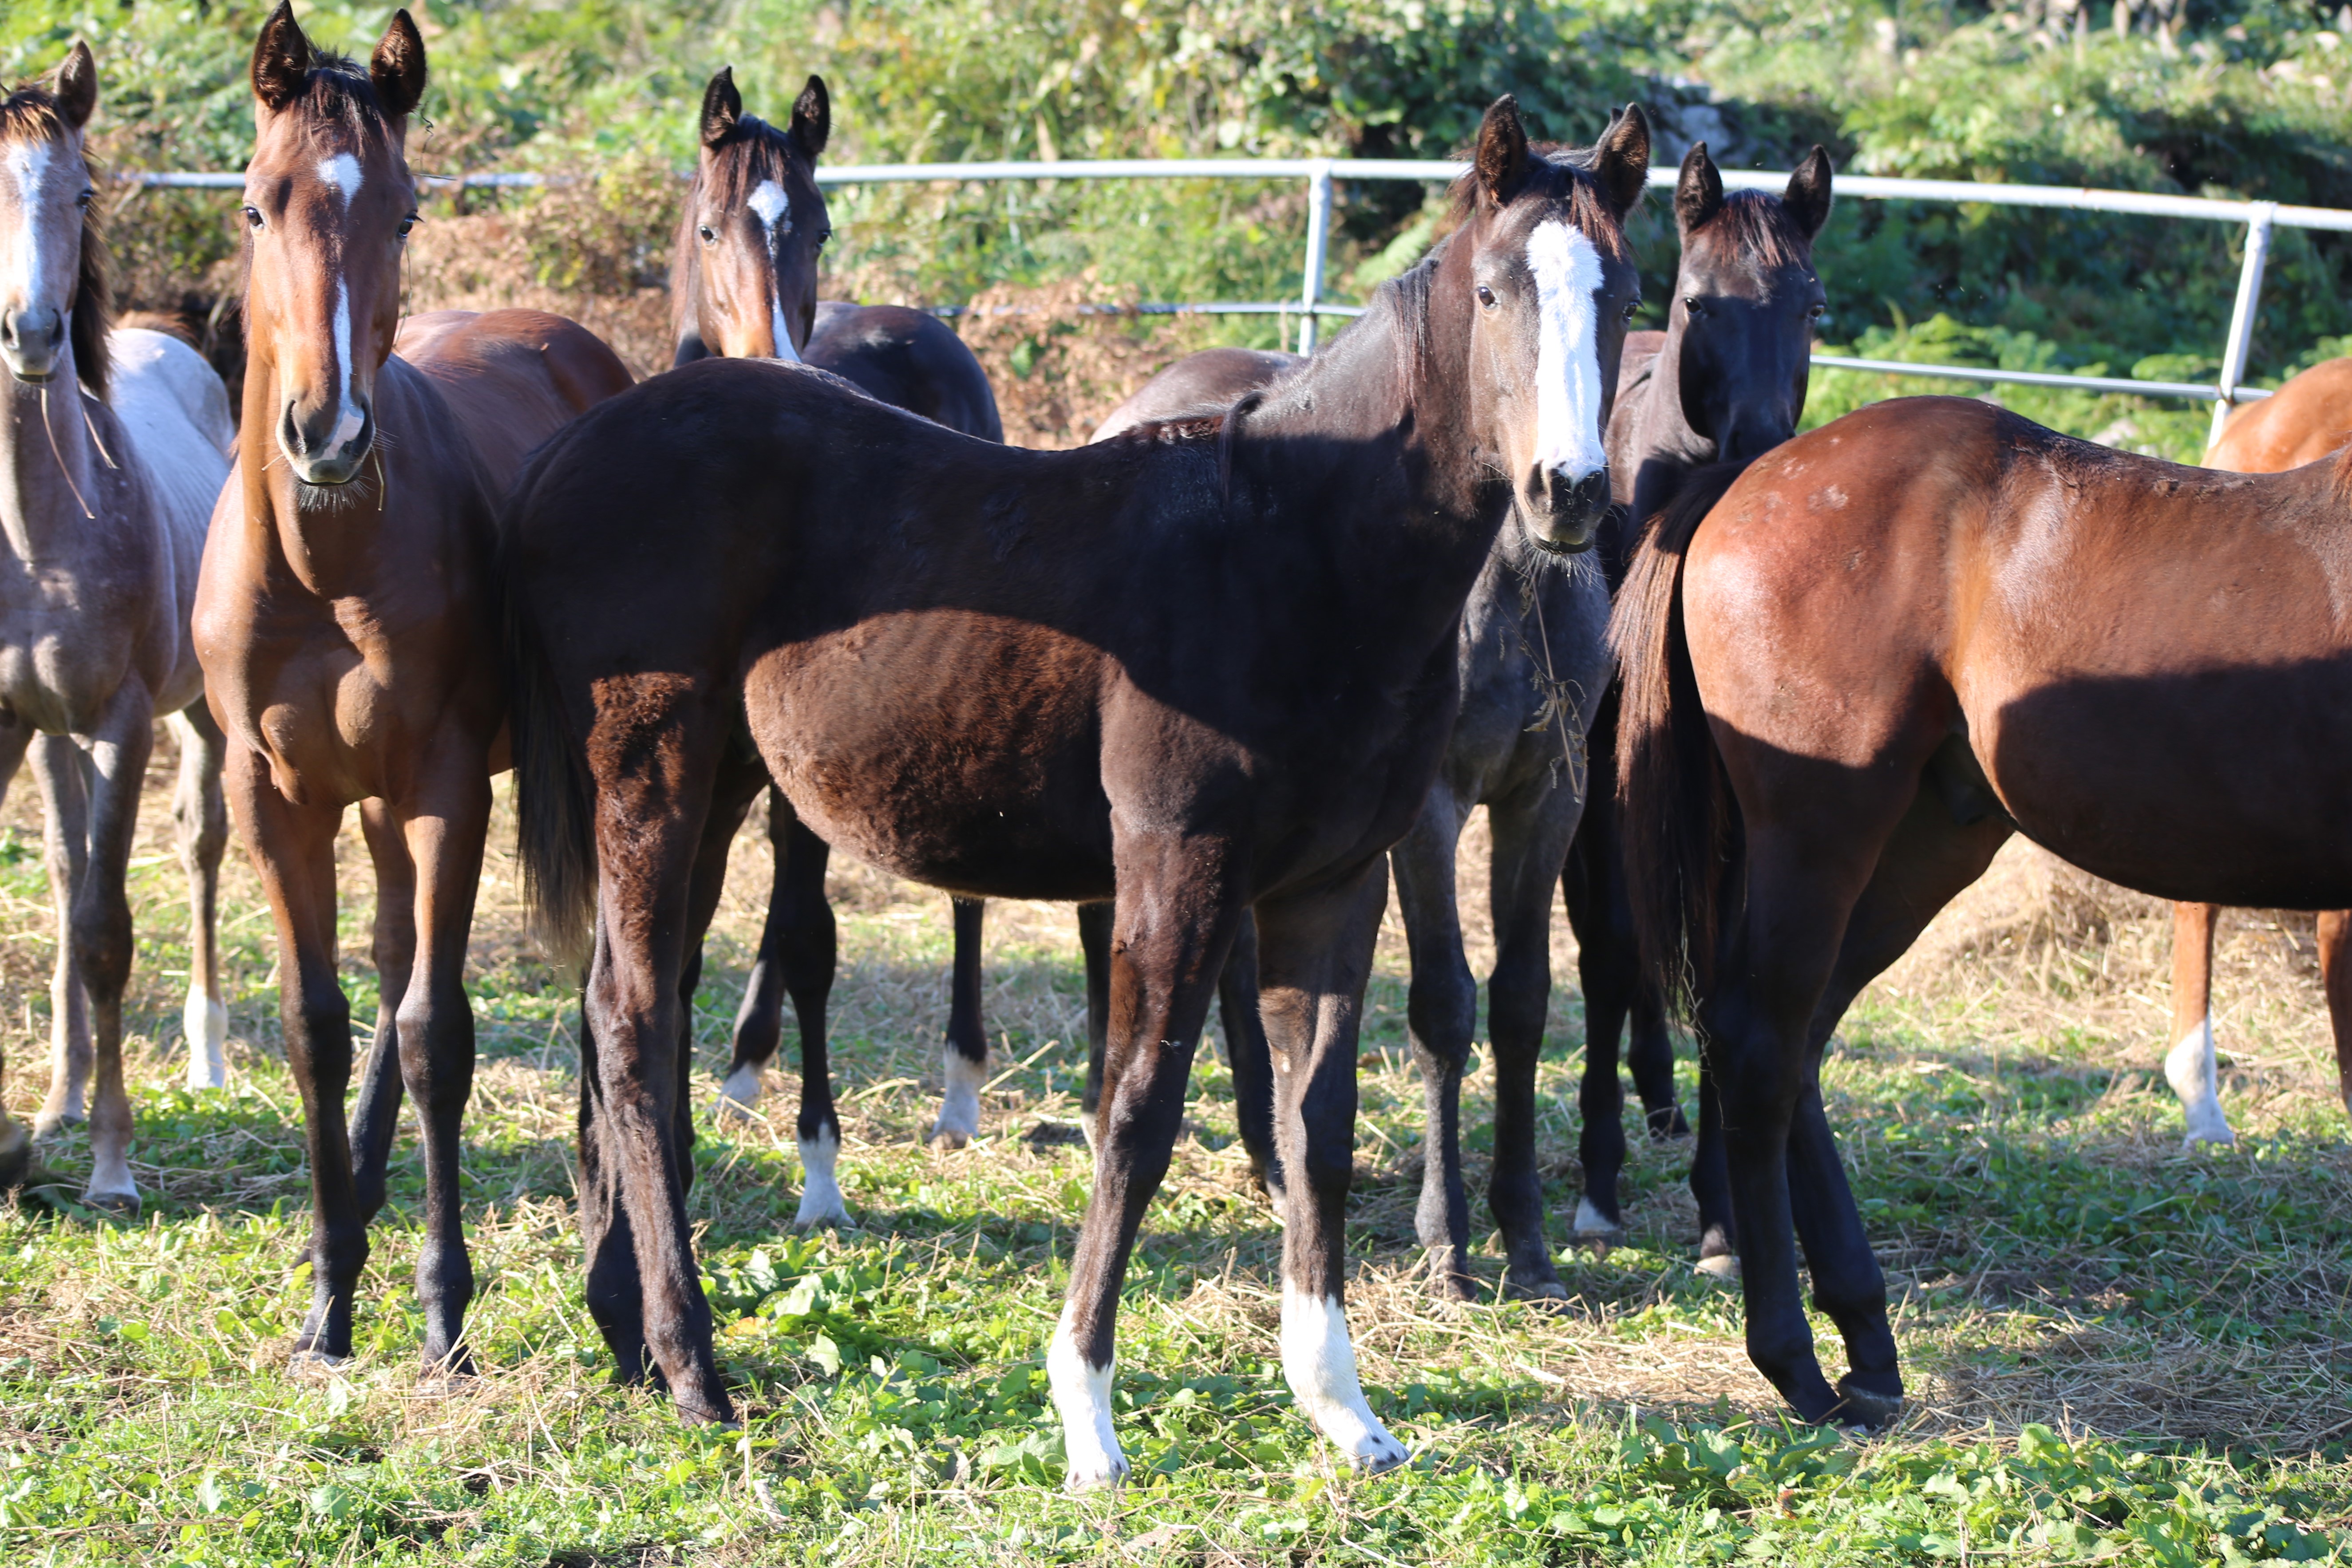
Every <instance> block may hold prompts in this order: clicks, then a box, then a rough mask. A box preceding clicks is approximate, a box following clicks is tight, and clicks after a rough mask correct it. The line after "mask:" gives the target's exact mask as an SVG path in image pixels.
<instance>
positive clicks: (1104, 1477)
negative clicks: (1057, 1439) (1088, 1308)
mask: <svg viewBox="0 0 2352 1568" xmlns="http://www.w3.org/2000/svg"><path fill="white" fill-rule="evenodd" d="M1070 1312H1071V1308H1070V1306H1069V1304H1068V1303H1067V1302H1065V1303H1064V1304H1063V1306H1062V1320H1061V1321H1060V1322H1059V1323H1057V1324H1055V1327H1054V1342H1053V1344H1052V1345H1051V1346H1050V1347H1049V1348H1048V1349H1047V1350H1046V1352H1045V1383H1046V1386H1047V1387H1049V1388H1050V1389H1052V1390H1053V1394H1054V1409H1055V1412H1056V1413H1057V1414H1058V1415H1060V1416H1061V1417H1062V1452H1063V1454H1064V1455H1065V1456H1066V1458H1067V1462H1068V1475H1067V1478H1066V1481H1067V1485H1068V1486H1069V1489H1071V1490H1072V1491H1080V1490H1084V1489H1087V1488H1091V1487H1107V1486H1114V1485H1116V1484H1118V1482H1119V1481H1120V1480H1122V1479H1125V1477H1126V1475H1127V1456H1126V1455H1125V1454H1123V1453H1121V1452H1120V1451H1119V1447H1118V1433H1116V1432H1115V1431H1113V1430H1112V1429H1111V1419H1110V1414H1111V1412H1110V1388H1111V1372H1112V1368H1113V1367H1116V1366H1117V1365H1118V1358H1117V1357H1116V1356H1114V1357H1113V1358H1112V1360H1111V1364H1110V1365H1109V1366H1099V1367H1098V1366H1096V1365H1094V1364H1093V1363H1090V1362H1088V1361H1087V1358H1086V1352H1083V1351H1081V1350H1079V1349H1078V1341H1077V1336H1076V1334H1075V1333H1074V1332H1072V1331H1071V1328H1070Z"/></svg>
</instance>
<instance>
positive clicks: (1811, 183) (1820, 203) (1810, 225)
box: [1780, 146, 1830, 239]
mask: <svg viewBox="0 0 2352 1568" xmlns="http://www.w3.org/2000/svg"><path fill="white" fill-rule="evenodd" d="M1780 200H1781V202H1782V203H1783V205H1786V206H1787V207H1788V209H1789V216H1790V217H1793V218H1795V219H1796V220H1797V226H1799V227H1800V228H1802V229H1803V230H1804V231H1805V237H1806V238H1807V239H1811V238H1812V237H1813V236H1815V235H1817V234H1819V233H1821V232H1822V225H1823V224H1825V223H1827V222H1829V221H1830V155H1829V154H1828V153H1824V152H1822V150H1821V148H1820V147H1818V146H1816V147H1815V148H1814V149H1813V150H1812V152H1811V154H1809V155H1808V156H1807V157H1806V159H1805V161H1804V162H1803V163H1800V164H1798V165H1797V172H1796V173H1795V174H1791V175H1790V176H1789V188H1788V189H1787V190H1786V191H1784V192H1783V193H1781V195H1780Z"/></svg>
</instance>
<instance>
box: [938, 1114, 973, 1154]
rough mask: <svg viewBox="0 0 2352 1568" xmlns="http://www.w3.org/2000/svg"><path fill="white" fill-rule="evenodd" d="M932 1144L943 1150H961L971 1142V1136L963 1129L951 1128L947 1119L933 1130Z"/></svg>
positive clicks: (942, 1120)
mask: <svg viewBox="0 0 2352 1568" xmlns="http://www.w3.org/2000/svg"><path fill="white" fill-rule="evenodd" d="M931 1142H933V1143H936V1144H938V1145H939V1146H940V1148H942V1149H961V1148H962V1147H963V1146H964V1145H965V1144H967V1143H970V1142H971V1133H970V1132H969V1131H965V1130H964V1129H963V1128H961V1127H950V1126H949V1125H948V1124H947V1121H946V1119H945V1118H941V1119H940V1123H939V1125H937V1126H936V1127H933V1128H932V1129H931Z"/></svg>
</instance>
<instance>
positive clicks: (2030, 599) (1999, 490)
mask: <svg viewBox="0 0 2352 1568" xmlns="http://www.w3.org/2000/svg"><path fill="white" fill-rule="evenodd" d="M1705 495H1706V492H1705V491H1704V490H1702V491H1700V492H1698V498H1697V500H1691V501H1689V502H1688V504H1686V498H1677V500H1675V503H1674V504H1673V505H1671V506H1670V507H1669V509H1668V510H1667V511H1666V513H1665V515H1664V518H1663V519H1662V521H1661V522H1660V525H1659V527H1658V529H1657V531H1656V533H1655V534H1654V538H1653V540H1652V542H1650V543H1649V544H1647V545H1645V546H1644V547H1643V552H1642V553H1641V555H1640V556H1639V557H1638V558H1637V559H1636V561H1635V563H1634V567H1633V574H1632V575H1631V576H1630V577H1629V579H1628V581H1627V584H1626V588H1625V592H1624V595H1622V598H1621V600H1620V604H1619V609H1618V616H1619V619H1618V623H1617V626H1616V628H1615V636H1616V637H1617V641H1618V647H1619V652H1620V656H1621V658H1622V661H1623V680H1624V691H1625V698H1624V718H1623V729H1622V735H1621V737H1620V740H1621V747H1620V766H1621V770H1622V773H1621V777H1622V797H1623V801H1624V805H1625V822H1626V842H1627V846H1628V864H1629V867H1630V869H1631V872H1632V879H1633V889H1634V897H1635V910H1636V914H1637V917H1638V918H1639V919H1640V921H1641V923H1642V927H1643V934H1644V939H1645V940H1644V946H1645V950H1646V951H1648V952H1652V953H1654V954H1658V955H1661V956H1662V958H1663V959H1664V966H1665V967H1666V968H1668V969H1669V970H1671V971H1676V972H1678V971H1679V969H1680V968H1681V965H1682V963H1683V962H1684V960H1685V957H1686V959H1687V962H1688V967H1689V970H1690V973H1691V978H1692V983H1693V984H1694V986H1695V990H1696V996H1697V998H1698V1021H1699V1026H1700V1032H1701V1037H1702V1040H1703V1043H1704V1049H1705V1051H1706V1056H1707V1058H1708V1068H1709V1071H1710V1072H1711V1073H1712V1074H1713V1075H1714V1079H1715V1081H1716V1083H1717V1087H1718V1090H1719V1092H1720V1094H1721V1096H1722V1103H1723V1117H1724V1142H1725V1146H1726V1152H1727V1160H1728V1164H1729V1170H1730V1180H1731V1194H1732V1205H1733V1209H1734V1211H1735V1213H1736V1214H1737V1215H1738V1226H1739V1258H1740V1263H1741V1266H1742V1274H1743V1281H1744V1285H1745V1288H1746V1293H1747V1305H1748V1354H1749V1356H1750V1358H1751V1359H1752V1360H1753V1361H1754V1362H1755V1363H1756V1365H1757V1366H1758V1367H1759V1369H1760V1370H1761V1371H1762V1372H1763V1373H1765V1375H1766V1376H1767V1377H1769V1378H1770V1379H1771V1381H1772V1383H1773V1384H1774V1386H1775V1387H1777V1388H1778V1389H1779V1390H1780V1393H1781V1394H1782V1395H1783V1396H1784V1397H1786V1398H1787V1399H1788V1400H1789V1402H1790V1404H1791V1405H1794V1406H1795V1407H1796V1409H1797V1411H1798V1413H1799V1414H1800V1415H1803V1416H1804V1417H1806V1418H1807V1419H1810V1420H1817V1421H1818V1420H1829V1419H1836V1420H1842V1421H1843V1420H1852V1421H1860V1422H1864V1423H1866V1424H1874V1423H1877V1422H1880V1421H1884V1420H1885V1419H1887V1418H1888V1417H1889V1416H1890V1415H1892V1414H1893V1413H1894V1411H1895V1407H1896V1405H1898V1403H1899V1401H1900V1398H1901V1394H1902V1388H1903V1384H1902V1379H1901V1376H1900V1373H1899V1371H1898V1368H1897V1364H1896V1354H1895V1339H1894V1335H1893V1333H1892V1331H1890V1329H1889V1327H1888V1324H1887V1317H1886V1295H1885V1283H1884V1281H1883V1279H1882V1278H1881V1276H1880V1273H1879V1268H1878V1264H1877V1262H1876V1260H1875V1259H1874V1258H1873V1257H1872V1255H1871V1249H1870V1242H1869V1238H1868V1237H1867V1236H1866V1235H1864V1231H1863V1227H1862V1222H1861V1218H1860V1215H1858V1213H1857V1212H1856V1209H1855V1206H1854V1202H1853V1194H1852V1193H1851V1192H1850V1191H1849V1190H1848V1188H1847V1186H1846V1182H1845V1173H1844V1171H1843V1167H1842V1165H1841V1164H1840V1162H1839V1159H1838V1153H1837V1147H1836V1144H1835V1142H1834V1141H1833V1140H1832V1135H1831V1131H1830V1126H1829V1121H1828V1120H1827V1117H1826V1115H1825V1114H1824V1112H1823V1110H1822V1096H1821V1087H1820V1081H1819V1077H1818V1072H1819V1063H1820V1056H1821V1051H1822V1047H1823V1045H1824V1044H1825V1043H1826V1042H1827V1040H1828V1039H1829V1037H1830V1034H1831V1031H1832V1029H1834V1028H1835V1027H1836V1026H1837V1022H1838V1019H1839V1018H1840V1016H1843V1013H1844V1011H1845V1009H1846V1006H1847V1005H1848V1004H1849V1003H1850V1002H1851V1001H1852V1000H1853V996H1854V994H1856V993H1857V992H1858V991H1860V990H1861V988H1862V987H1863V986H1864V984H1867V983H1868V982H1869V981H1870V979H1871V978H1872V977H1873V976H1874V975H1875V974H1877V973H1879V972H1880V971H1882V970H1883V969H1885V967H1886V965H1887V964H1888V963H1892V962H1893V961H1894V960H1895V958H1896V957H1897V956H1898V955H1900V954H1901V953H1902V952H1903V951H1904V950H1905V949H1906V947H1908V946H1909V945H1910V943H1911V942H1912V941H1913V940H1914V939H1915V938H1916V936H1917V934H1918V932H1919V931H1920V930H1921V929H1922V928H1923V927H1924V926H1925V925H1926V924H1927V921H1928V920H1929V919H1930V918H1931V917H1932V916H1933V915H1934V914H1935V913H1936V911H1937V910H1938V909H1940V908H1942V907H1943V905H1944V904H1945V903H1946V902H1947V901H1948V900H1950V899H1951V898H1952V897H1953V895H1954V894H1956V893H1958V891H1959V890H1960V889H1962V888H1964V887H1966V886H1967V885H1968V884H1969V882H1971V881H1973V880H1974V879H1976V878H1977V876H1978V875H1979V873H1981V872H1982V870H1983V869H1984V868H1985V865H1986V864H1987V862H1989V861H1990V859H1991V858H1992V854H1993V851H1994V850H1995V849H1996V848H1997V847H1999V846H2000V843H2001V841H2002V840H2003V839H2004V838H2006V837H2008V836H2009V835H2010V834H2011V832H2012V831H2021V832H2023V833H2025V834H2027V835H2028V836H2029V837H2032V839H2033V840H2034V841H2035V842H2037V843H2039V844H2042V845H2043V846H2045V847H2048V848H2050V849H2051V850H2052V851H2053V852H2054V853H2056V854H2058V855H2060V856H2062V857H2063V858H2065V859H2067V860H2069V861H2071V862H2073V863H2074V864H2075V865H2077V866H2080V867H2082V868H2084V869H2085V870H2088V871H2090V872H2092V873H2094V874H2095V875H2097V876H2101V877H2105V878H2107V879H2110V880H2113V881H2116V882H2120V883H2122V884H2124V885H2125V886H2126V887H2131V888H2137V889H2142V890H2144V891H2147V892H2148V893H2151V894H2154V895H2157V896H2158V897H2163V898H2170V899H2178V900H2199V901H2207V902H2214V903H2228V904H2244V905H2254V906H2261V907H2284V908H2291V909H2293V908H2300V909H2333V908H2340V907H2343V906H2345V905H2347V904H2352V845H2347V840H2346V838H2345V836H2344V834H2343V832H2342V823H2341V816H2342V810H2341V807H2342V803H2343V801H2344V799H2345V796H2346V793H2347V790H2352V756H2347V752H2346V751H2345V749H2344V748H2343V746H2342V745H2341V744H2340V743H2339V741H2338V737H2340V736H2341V735H2342V734H2344V733H2345V731H2346V726H2347V722H2352V630H2347V621H2346V619H2345V617H2344V616H2342V615H2341V614H2340V613H2339V610H2338V608H2337V606H2338V605H2340V604H2341V603H2342V598H2343V595H2344V594H2345V593H2346V592H2347V584H2352V526H2347V524H2352V496H2347V471H2346V469H2345V468H2344V466H2343V464H2342V463H2341V462H2340V461H2337V462H2329V463H2319V464H2314V465H2312V466H2310V467H2308V468H2299V469H2296V470H2295V471H2294V472H2292V473H2287V474H2278V475H2254V476H2243V477H2242V476H2238V475H2233V474H2222V473H2217V472H2214V471H2213V470H2211V469H2207V468H2181V467H2179V466H2178V465H2175V464H2171V463H2166V462H2161V461H2158V460H2157V459H2155V458H2141V457H2135V456H2132V455H2130V454H2127V453H2122V452H2116V451H2112V450H2110V449H2108V448H2106V447H2096V446H2093V445H2090V444H2089V443H2087V442H2083V441H2076V440H2073V439H2071V438H2069V437H2063V436H2060V435H2056V434H2054V433H2053V432H2051V431H2048V430H2044V429H2042V428H2041V427H2040V426H2036V425H2033V424H2031V423H2029V422H2027V421H2026V420H2023V419H2021V418H2019V417H2017V416H2015V415H2012V414H2009V413H2005V412H2003V411H2001V410H2000V409H1998V408H1994V407H1991V406H1990V405H1986V404H1983V403H1979V402H1976V401H1973V400H1969V399H1963V398H1948V397H1929V398H1906V399H1901V400H1898V401H1895V402H1891V403H1882V404H1879V405H1876V406H1874V407H1871V408H1866V409H1864V410H1863V411H1861V412H1859V413H1856V414H1852V415H1849V416H1846V417H1845V418H1843V419H1840V420H1838V421H1836V422H1835V423H1833V424H1831V425H1828V426H1823V427H1822V428H1821V429H1819V430H1815V431H1812V432H1811V433H1809V434H1807V435H1804V436H1801V437H1798V438H1797V439H1796V440H1794V441H1791V442H1790V443H1788V444H1787V445H1786V446H1783V447H1779V448H1777V449H1775V450H1774V451H1772V452H1771V453H1769V454H1768V455H1767V456H1766V457H1764V458H1761V459H1759V461H1758V462H1757V463H1756V464H1755V465H1754V466H1753V467H1751V468H1748V470H1747V472H1746V473H1745V474H1743V475H1742V476H1741V477H1740V478H1739V479H1738V480H1737V482H1735V483H1734V484H1732V486H1731V487H1730V489H1729V491H1728V493H1727V494H1726V495H1724V496H1723V498H1722V500H1721V501H1720V503H1719V504H1717V505H1716V506H1715V507H1714V508H1713V510H1711V511H1707V512H1706V514H1705V516H1704V517H1703V518H1702V517H1701V516H1699V515H1698V513H1699V512H1700V510H1701V507H1700V505H1699V504H1698V501H1700V500H1704V499H1705ZM1800 1239H1801V1241H1802V1243H1803V1246H1804V1249H1805V1257H1806V1259H1807V1261H1808V1262H1809V1263H1810V1264H1811V1271H1812V1279H1813V1288H1814V1300H1815V1302H1816V1304H1817V1305H1818V1306H1819V1307H1820V1308H1821V1309H1822V1310H1823V1311H1824V1312H1825V1313H1826V1314H1827V1315H1828V1316H1829V1317H1830V1319H1831V1320H1832V1321H1834V1322H1835V1323H1836V1324H1837V1326H1838V1328H1839V1330H1840V1331H1841V1332H1842V1333H1843V1336H1844V1339H1845V1343H1846V1352H1847V1359H1848V1363H1849V1366H1850V1370H1849V1371H1848V1372H1847V1373H1846V1375H1845V1376H1844V1377H1843V1378H1842V1379H1841V1380H1840V1381H1839V1384H1838V1386H1837V1388H1836V1389H1835V1390H1832V1388H1831V1386H1830V1385H1829V1384H1828V1383H1827V1382H1825V1381H1824V1379H1823V1377H1822V1372H1821V1368H1820V1365H1819V1363H1817V1362H1816V1361H1815V1359H1814V1355H1813V1349H1812V1336H1811V1331H1810V1330H1809V1329H1808V1328H1807V1326H1806V1322H1805V1316H1804V1310H1803V1305H1802V1302H1801V1300H1800V1298H1799V1294H1798V1280H1797V1258H1796V1248H1795V1245H1794V1244H1795V1243H1796V1242H1797V1241H1798V1240H1800Z"/></svg>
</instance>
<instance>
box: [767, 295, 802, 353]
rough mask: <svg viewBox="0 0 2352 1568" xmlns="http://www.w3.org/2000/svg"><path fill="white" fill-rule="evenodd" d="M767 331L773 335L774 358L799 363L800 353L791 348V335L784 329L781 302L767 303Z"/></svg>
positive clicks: (772, 301) (771, 301)
mask: <svg viewBox="0 0 2352 1568" xmlns="http://www.w3.org/2000/svg"><path fill="white" fill-rule="evenodd" d="M768 331H771V332H772V333H773V334H774V335H775V339H776V357H777V358H778V359H788V360H790V361H792V362H793V363H794V364H798V363H801V356H800V351H799V350H797V349H795V348H793V334H792V333H791V332H790V331H786V330H785V327H784V306H783V301H782V300H770V301H769V302H768Z"/></svg>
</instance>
